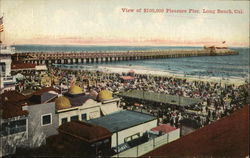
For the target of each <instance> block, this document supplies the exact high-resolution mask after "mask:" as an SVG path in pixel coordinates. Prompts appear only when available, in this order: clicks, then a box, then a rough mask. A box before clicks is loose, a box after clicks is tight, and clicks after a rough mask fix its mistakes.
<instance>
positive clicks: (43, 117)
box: [41, 114, 52, 126]
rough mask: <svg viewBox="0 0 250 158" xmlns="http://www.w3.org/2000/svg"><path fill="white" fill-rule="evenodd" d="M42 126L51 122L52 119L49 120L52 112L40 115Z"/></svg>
mask: <svg viewBox="0 0 250 158" xmlns="http://www.w3.org/2000/svg"><path fill="white" fill-rule="evenodd" d="M41 117H42V120H41V121H42V122H41V123H42V126H45V125H50V124H52V120H51V117H52V114H45V115H42V116H41Z"/></svg>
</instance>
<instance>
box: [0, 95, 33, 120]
mask: <svg viewBox="0 0 250 158" xmlns="http://www.w3.org/2000/svg"><path fill="white" fill-rule="evenodd" d="M26 104H28V101H27V100H26V97H25V96H24V95H22V94H21V93H19V92H17V91H7V92H4V93H3V94H1V95H0V109H1V111H2V118H3V119H7V118H12V117H17V116H23V115H28V111H26V110H22V106H23V105H26Z"/></svg>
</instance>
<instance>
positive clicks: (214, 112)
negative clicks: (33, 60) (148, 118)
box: [24, 67, 249, 127]
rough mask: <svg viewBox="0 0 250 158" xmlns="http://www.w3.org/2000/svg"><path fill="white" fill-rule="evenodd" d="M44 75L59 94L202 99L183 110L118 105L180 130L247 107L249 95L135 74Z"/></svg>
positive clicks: (238, 88)
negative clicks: (185, 123)
mask: <svg viewBox="0 0 250 158" xmlns="http://www.w3.org/2000/svg"><path fill="white" fill-rule="evenodd" d="M47 75H48V76H50V77H51V79H52V81H51V86H53V87H55V88H57V89H59V90H62V91H63V90H64V89H67V87H69V86H70V85H72V84H77V85H79V86H81V87H82V89H83V90H84V92H85V93H89V94H97V93H98V92H99V91H100V90H101V88H103V87H105V88H107V89H108V90H109V91H111V92H113V94H116V93H119V92H123V91H128V90H132V89H134V90H144V91H150V92H155V93H162V94H169V95H177V96H183V97H190V98H199V99H201V100H202V102H201V103H199V104H197V105H190V106H188V107H186V108H184V109H183V108H180V107H178V106H172V105H166V104H159V103H149V102H148V103H147V102H141V103H140V104H139V105H141V106H135V105H134V104H133V103H131V102H126V100H123V103H122V104H121V106H122V107H123V108H126V109H130V110H138V111H143V112H147V113H150V114H152V115H154V116H157V117H158V118H159V120H160V122H161V123H169V124H171V125H172V126H175V127H179V126H180V122H181V121H182V120H183V119H190V120H194V121H196V122H197V124H198V126H199V127H202V126H205V125H207V124H209V123H211V122H212V121H215V120H218V119H219V118H221V117H223V116H226V115H229V114H230V113H232V112H233V111H235V110H236V109H238V108H240V107H242V106H244V105H245V104H247V97H248V95H249V94H248V89H249V83H246V84H245V85H242V86H235V85H227V84H222V83H214V82H204V81H188V80H186V79H185V78H173V77H167V76H154V75H149V74H147V75H146V74H136V73H134V72H129V73H121V74H119V73H110V72H101V71H87V70H84V71H81V70H62V69H59V68H53V67H52V68H50V69H49V71H48V74H47ZM127 75H129V76H131V77H132V79H131V78H130V80H128V81H126V80H123V79H121V77H122V76H127ZM38 80H39V78H37V77H34V76H32V75H30V76H29V77H26V82H27V81H29V82H38ZM24 89H25V88H24ZM142 103H143V105H142Z"/></svg>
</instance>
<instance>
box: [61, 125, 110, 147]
mask: <svg viewBox="0 0 250 158" xmlns="http://www.w3.org/2000/svg"><path fill="white" fill-rule="evenodd" d="M58 131H59V132H60V133H63V134H67V135H70V136H72V137H75V138H79V139H81V140H83V141H85V142H88V143H92V142H95V141H98V140H101V139H105V138H108V137H111V135H112V133H111V132H110V131H108V130H107V129H106V128H103V127H101V126H97V125H93V124H89V123H86V122H82V121H71V122H67V123H64V124H62V125H61V126H60V127H59V128H58Z"/></svg>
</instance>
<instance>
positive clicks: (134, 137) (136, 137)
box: [124, 133, 140, 142]
mask: <svg viewBox="0 0 250 158" xmlns="http://www.w3.org/2000/svg"><path fill="white" fill-rule="evenodd" d="M139 137H140V133H136V134H134V135H131V136H129V137H126V138H124V142H129V141H131V140H134V139H138V138H139Z"/></svg>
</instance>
